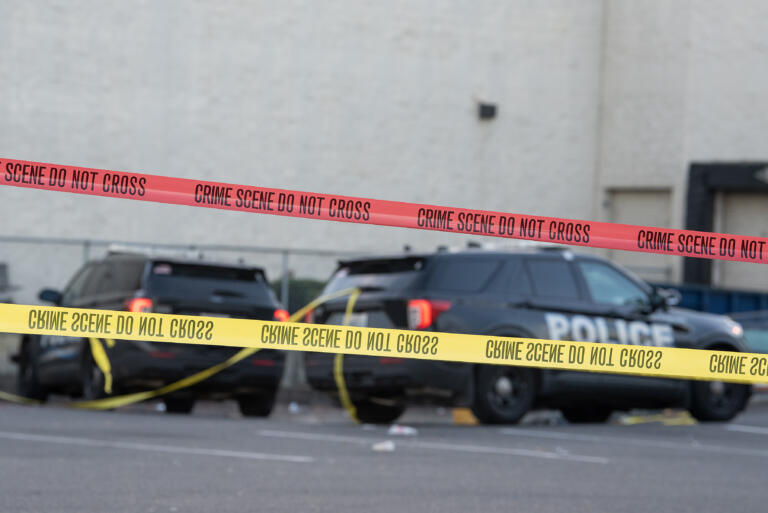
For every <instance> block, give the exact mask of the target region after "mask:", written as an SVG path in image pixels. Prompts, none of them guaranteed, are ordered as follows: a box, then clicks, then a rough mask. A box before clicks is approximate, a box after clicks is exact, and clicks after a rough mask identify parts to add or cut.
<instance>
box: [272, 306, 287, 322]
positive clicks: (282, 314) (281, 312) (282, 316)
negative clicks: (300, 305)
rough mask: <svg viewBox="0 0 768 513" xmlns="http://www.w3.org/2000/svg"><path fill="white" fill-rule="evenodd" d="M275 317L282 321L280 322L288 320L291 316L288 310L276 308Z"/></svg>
mask: <svg viewBox="0 0 768 513" xmlns="http://www.w3.org/2000/svg"><path fill="white" fill-rule="evenodd" d="M273 317H274V319H275V320H276V321H280V322H288V319H290V318H291V316H290V314H289V313H288V311H287V310H283V309H279V310H275V313H274V314H273Z"/></svg>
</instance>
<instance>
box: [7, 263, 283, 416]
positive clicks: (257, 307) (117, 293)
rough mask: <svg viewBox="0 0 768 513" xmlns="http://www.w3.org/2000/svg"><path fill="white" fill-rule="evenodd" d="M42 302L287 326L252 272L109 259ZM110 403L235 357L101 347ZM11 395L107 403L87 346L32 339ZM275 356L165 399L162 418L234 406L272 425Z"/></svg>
mask: <svg viewBox="0 0 768 513" xmlns="http://www.w3.org/2000/svg"><path fill="white" fill-rule="evenodd" d="M40 299H42V300H44V301H48V302H51V303H54V304H56V305H59V306H66V307H76V308H77V307H79V308H96V309H107V310H128V311H133V312H156V313H172V314H183V315H210V316H223V317H237V318H248V319H268V320H281V321H285V320H287V319H288V313H287V312H286V311H285V310H283V309H282V306H281V305H280V303H278V301H277V299H276V298H275V295H274V293H273V292H272V289H271V288H270V287H269V284H268V283H267V280H266V277H265V275H264V271H263V270H262V269H259V268H254V267H244V266H243V267H240V266H230V265H216V264H211V263H205V262H203V261H195V260H183V259H175V258H161V257H149V256H144V255H140V254H126V253H122V254H121V253H113V254H110V255H108V256H107V257H106V258H104V259H102V260H99V261H93V262H89V263H87V264H86V265H85V266H84V267H82V268H81V269H80V270H79V271H78V272H77V273H76V274H75V276H74V277H73V278H72V280H71V281H70V282H69V285H67V287H66V288H65V289H64V292H63V293H59V292H57V291H54V290H49V289H46V290H43V291H41V292H40ZM105 348H106V350H107V354H108V356H109V359H110V362H111V365H112V373H113V380H114V385H113V390H114V393H116V394H122V393H129V392H136V391H143V390H150V389H154V388H158V387H161V386H163V385H166V384H168V383H172V382H174V381H177V380H179V379H181V378H184V377H186V376H189V375H190V374H193V373H195V372H198V371H200V370H203V369H206V368H208V367H210V366H212V365H215V364H217V363H220V362H222V361H224V360H226V359H227V358H229V357H230V356H232V355H233V354H234V353H235V352H237V351H238V349H237V348H228V347H214V346H205V345H185V344H173V343H157V342H140V341H122V340H120V341H117V343H116V344H114V346H113V347H109V345H108V344H105ZM16 360H17V362H18V375H17V376H18V377H17V385H18V386H17V388H18V391H19V393H20V394H21V395H24V396H27V397H32V398H36V399H40V400H45V399H46V398H47V396H48V394H49V393H64V394H69V395H72V396H73V397H84V398H86V399H93V398H99V397H102V396H103V395H104V376H103V374H102V373H101V371H100V370H99V368H98V366H97V365H95V363H94V361H93V357H92V355H91V350H90V344H89V343H88V340H87V339H83V338H72V337H58V336H47V335H42V336H39V335H34V336H31V335H28V336H25V337H24V338H23V339H22V341H21V346H20V348H19V353H18V355H17V357H16ZM283 361H284V357H283V354H282V353H281V352H278V351H271V350H262V351H259V352H258V353H256V354H254V355H253V356H252V357H250V358H248V359H246V360H243V361H241V362H239V363H237V364H236V365H234V366H232V367H230V368H228V369H226V370H224V371H223V372H220V373H219V374H216V375H215V376H213V377H211V378H209V379H207V380H205V381H203V382H202V383H200V384H198V385H196V386H194V387H193V388H190V389H186V390H182V391H179V392H176V393H175V394H173V395H169V396H166V397H165V398H164V401H165V406H166V411H169V412H174V413H189V412H190V411H191V410H192V408H193V406H194V402H195V399H196V398H198V397H201V396H206V397H214V398H235V399H237V401H238V403H239V405H240V410H241V412H242V413H243V414H244V415H249V416H266V415H269V413H270V411H271V410H272V406H273V404H274V400H275V395H276V391H277V387H278V384H279V381H280V378H281V375H282V370H283Z"/></svg>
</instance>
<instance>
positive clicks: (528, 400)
mask: <svg viewBox="0 0 768 513" xmlns="http://www.w3.org/2000/svg"><path fill="white" fill-rule="evenodd" d="M535 399H536V373H535V371H534V370H532V369H528V368H525V367H504V366H501V365H481V366H478V367H477V368H476V373H475V394H474V400H473V402H472V413H474V414H475V417H477V419H478V420H479V421H480V422H482V423H483V424H515V423H517V422H519V421H520V419H522V418H523V416H524V415H525V414H526V413H527V412H528V410H530V409H531V407H532V406H533V402H534V400H535Z"/></svg>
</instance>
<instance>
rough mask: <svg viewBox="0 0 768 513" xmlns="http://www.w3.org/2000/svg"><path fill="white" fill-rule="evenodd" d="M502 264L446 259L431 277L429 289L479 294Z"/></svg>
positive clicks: (490, 260)
mask: <svg viewBox="0 0 768 513" xmlns="http://www.w3.org/2000/svg"><path fill="white" fill-rule="evenodd" d="M500 265H501V262H500V261H499V260H498V259H489V258H472V259H469V258H461V259H444V260H443V261H442V262H440V263H438V264H437V266H436V268H435V270H434V271H432V274H431V275H430V277H429V281H428V283H427V289H429V290H444V291H450V292H479V291H480V290H482V289H483V288H484V287H485V285H486V284H487V283H488V281H489V280H490V279H491V276H493V275H494V274H495V273H496V271H497V270H498V269H499V266H500Z"/></svg>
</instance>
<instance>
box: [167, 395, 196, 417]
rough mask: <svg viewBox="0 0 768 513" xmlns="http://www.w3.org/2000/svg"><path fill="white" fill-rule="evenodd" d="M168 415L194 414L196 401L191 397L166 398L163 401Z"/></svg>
mask: <svg viewBox="0 0 768 513" xmlns="http://www.w3.org/2000/svg"><path fill="white" fill-rule="evenodd" d="M163 403H164V404H165V411H166V413H192V409H193V408H194V407H195V400H194V399H193V398H191V397H166V398H165V399H163Z"/></svg>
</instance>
